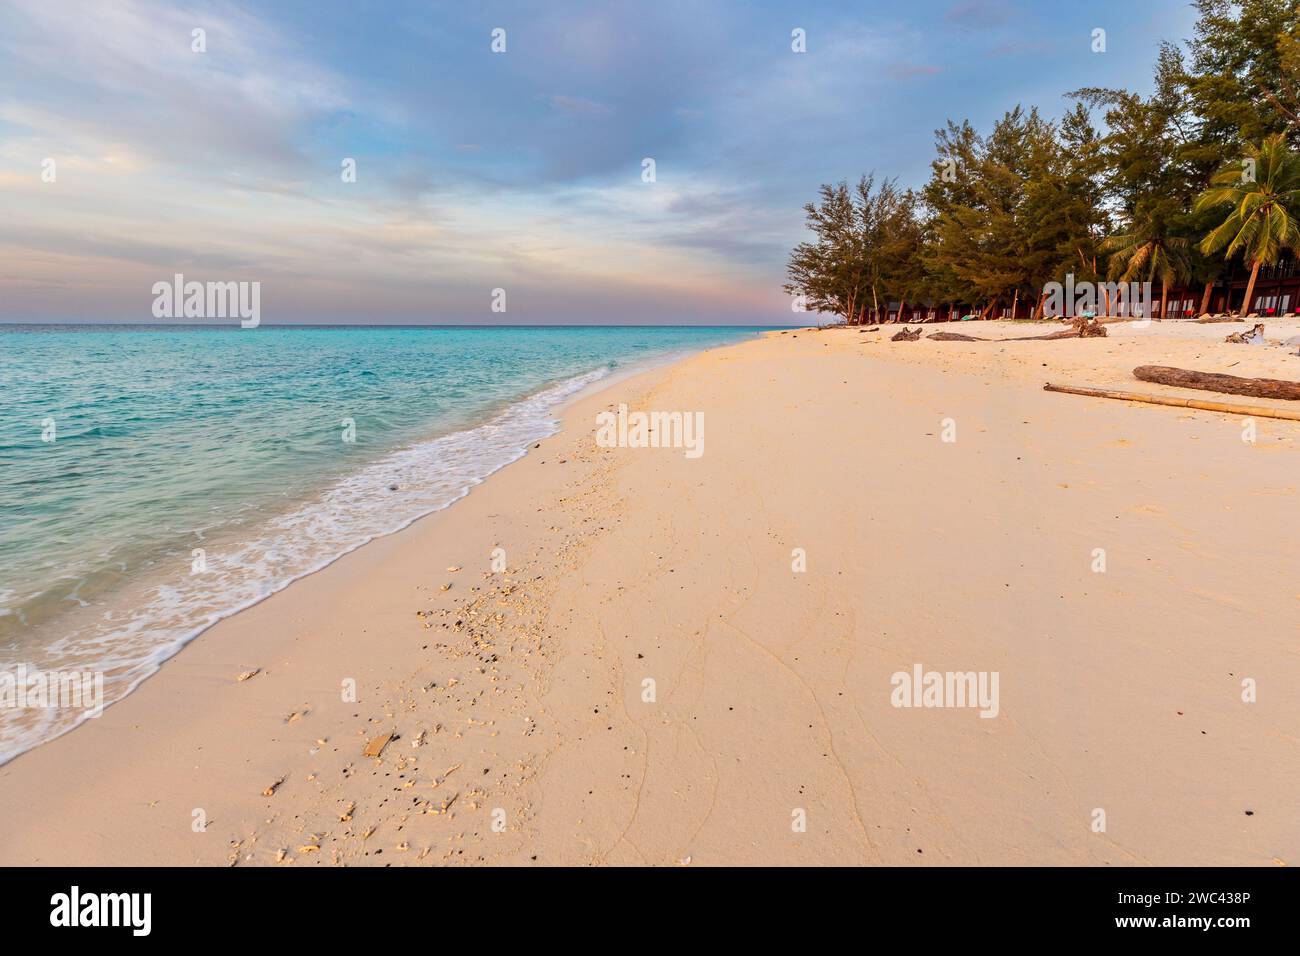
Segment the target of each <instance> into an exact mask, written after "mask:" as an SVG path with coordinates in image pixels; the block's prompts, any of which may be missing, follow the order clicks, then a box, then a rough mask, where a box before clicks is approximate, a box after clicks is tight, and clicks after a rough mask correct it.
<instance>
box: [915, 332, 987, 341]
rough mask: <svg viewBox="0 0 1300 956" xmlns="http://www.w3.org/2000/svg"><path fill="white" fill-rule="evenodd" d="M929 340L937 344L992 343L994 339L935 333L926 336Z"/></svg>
mask: <svg viewBox="0 0 1300 956" xmlns="http://www.w3.org/2000/svg"><path fill="white" fill-rule="evenodd" d="M926 338H927V339H934V340H935V341H936V342H990V341H993V340H992V339H982V338H980V337H979V336H977V335H962V334H961V333H960V332H934V333H931V334H930V335H927V336H926Z"/></svg>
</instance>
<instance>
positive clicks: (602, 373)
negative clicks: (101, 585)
mask: <svg viewBox="0 0 1300 956" xmlns="http://www.w3.org/2000/svg"><path fill="white" fill-rule="evenodd" d="M694 351H697V350H687V351H685V352H672V353H665V354H663V355H655V356H652V357H646V358H642V359H640V360H637V361H635V362H631V363H628V364H627V365H625V366H620V367H615V368H612V369H611V368H610V367H609V366H597V367H595V368H592V369H589V370H587V371H585V372H581V373H579V374H576V375H571V376H567V377H564V378H560V379H556V380H554V381H550V382H546V383H543V384H542V385H539V386H537V387H536V388H534V389H532V390H530V391H528V392H526V393H524V394H522V395H519V396H516V397H514V398H511V399H508V400H503V401H501V402H498V403H497V404H495V405H491V406H488V407H487V408H485V409H484V410H482V412H481V413H480V414H479V415H478V417H476V418H474V419H472V420H470V421H468V422H466V423H464V424H462V425H460V426H456V427H452V428H451V429H450V430H449V431H444V430H437V431H434V432H431V433H430V434H428V435H425V436H423V437H420V438H417V439H414V440H411V441H408V442H406V443H403V444H401V445H399V446H397V447H394V448H389V449H387V450H384V451H380V452H378V453H377V454H376V456H375V457H373V458H371V459H369V460H367V461H365V462H363V463H361V464H360V465H359V466H358V467H357V468H356V469H354V470H353V471H352V472H349V473H347V474H343V475H336V476H333V477H332V478H330V479H329V480H328V481H327V482H326V483H325V484H324V485H323V486H321V487H318V488H315V489H314V490H312V491H311V492H310V493H308V494H304V495H303V496H302V497H300V498H298V499H297V500H294V501H290V502H288V503H286V504H285V505H283V506H282V508H281V510H279V511H277V512H275V513H273V514H268V515H265V516H263V517H262V519H261V523H260V524H259V525H257V526H253V527H251V528H245V529H243V530H242V532H241V534H240V536H239V537H238V538H236V539H234V540H233V541H228V542H226V544H227V545H228V546H234V547H236V548H238V547H240V546H241V542H243V543H245V544H246V543H247V541H248V540H249V536H250V535H251V536H252V539H253V540H256V539H257V538H258V537H259V536H263V535H265V534H267V533H269V532H268V531H267V530H266V528H267V526H269V525H271V524H274V523H275V522H276V521H278V520H283V519H284V518H285V517H286V516H288V515H293V514H297V513H299V512H301V511H302V510H303V509H306V508H309V507H310V506H311V505H313V504H316V505H320V506H322V507H324V502H323V500H322V499H323V498H325V497H326V496H328V495H329V494H330V492H331V491H332V490H333V489H337V488H338V487H340V485H341V484H343V483H345V482H347V481H349V480H351V479H354V478H356V477H357V476H358V475H361V474H363V473H364V472H365V471H366V470H367V469H369V468H372V467H376V466H378V465H379V464H381V463H382V462H385V461H389V460H390V459H393V458H394V457H395V456H398V455H401V454H403V453H411V452H413V451H416V450H418V449H420V448H422V447H426V446H429V445H432V444H435V443H438V442H440V441H446V440H450V439H455V438H456V437H458V436H462V435H473V434H474V433H476V432H477V431H479V430H480V429H482V428H484V427H486V426H491V425H492V424H493V423H496V422H498V421H501V420H503V419H504V418H505V417H506V416H509V415H511V414H512V413H515V414H519V413H520V412H521V411H522V410H524V409H525V408H526V406H527V405H528V403H529V402H531V401H533V400H535V399H537V398H539V397H540V396H543V395H545V394H546V393H548V392H551V391H553V390H556V389H566V388H567V387H568V386H570V385H571V384H573V383H577V382H579V381H580V380H582V379H587V378H590V377H591V376H594V375H595V376H598V377H597V378H595V379H594V380H592V381H587V382H585V383H583V384H581V385H580V386H579V387H577V388H576V389H575V390H574V391H573V392H572V393H570V394H567V395H564V396H562V397H561V398H559V399H558V400H557V401H555V402H554V403H553V404H552V405H550V406H549V407H548V408H547V412H546V417H548V418H550V419H553V420H554V422H555V424H554V425H553V426H547V428H546V431H545V433H543V434H539V435H535V436H532V437H531V438H530V439H528V440H527V441H525V442H524V443H523V444H522V445H521V446H520V447H519V448H517V449H514V450H512V451H510V452H509V454H508V457H507V458H506V460H504V461H502V462H501V463H499V464H497V465H495V466H494V467H492V468H491V469H490V470H489V471H487V472H486V473H485V474H476V475H472V476H470V477H469V478H467V479H465V480H466V483H465V485H464V487H462V488H461V489H460V490H459V491H458V492H456V493H455V494H454V495H453V496H452V497H450V498H449V499H447V500H446V501H444V502H442V503H441V504H438V505H436V506H434V507H430V508H428V510H422V511H420V512H419V513H416V514H414V515H413V516H410V517H403V516H401V515H400V514H398V515H397V516H396V519H395V520H397V523H396V524H394V525H392V526H389V527H385V528H383V529H382V530H378V531H374V532H373V533H369V534H366V535H365V537H364V538H363V539H362V540H359V541H357V542H355V543H352V544H349V545H347V546H346V547H344V548H342V550H338V551H333V550H329V551H327V552H326V553H325V554H324V556H323V557H313V558H312V559H311V560H310V561H309V562H308V564H307V565H306V566H305V567H303V568H301V569H299V570H297V571H294V572H292V573H291V574H290V576H289V577H287V578H286V579H284V580H281V581H278V582H276V583H275V584H274V586H273V587H271V588H267V589H264V590H263V591H262V593H260V594H258V595H255V596H248V597H246V598H245V599H243V600H241V601H239V602H238V603H236V604H235V605H232V606H230V607H227V608H224V609H222V610H220V611H219V612H216V613H214V614H210V615H209V616H208V617H209V619H208V620H206V621H202V622H196V623H194V624H192V625H191V626H187V627H186V629H185V630H184V632H183V633H181V634H180V635H179V636H177V637H176V639H175V640H174V641H173V642H172V643H171V644H168V645H158V646H157V647H155V648H153V649H152V650H151V651H150V653H149V654H148V655H147V658H142V659H141V660H140V661H139V662H138V663H137V664H135V665H133V667H134V668H136V669H141V670H142V672H141V673H139V674H136V675H134V676H132V677H131V678H130V679H129V681H128V683H127V685H126V686H125V688H124V689H123V688H122V687H114V688H113V695H112V696H110V697H109V698H108V699H107V700H106V701H105V703H104V707H112V706H113V705H115V704H117V703H119V702H120V701H122V700H125V699H126V698H127V697H129V696H130V695H131V694H132V693H134V692H135V691H136V690H137V689H138V688H139V687H140V686H141V685H142V684H143V683H144V682H145V681H148V680H150V679H151V678H153V677H154V676H156V675H157V674H158V673H159V671H160V670H161V668H162V667H163V666H165V665H166V664H167V662H168V661H170V660H171V659H173V658H174V657H175V656H176V655H177V654H179V653H181V652H182V651H183V650H184V649H185V648H186V647H187V646H189V645H190V644H191V643H192V642H193V641H195V640H197V639H198V638H199V637H201V636H202V635H203V634H205V633H206V632H207V631H209V630H210V629H211V628H213V627H215V626H217V625H218V624H220V623H221V622H222V621H224V620H227V619H229V618H231V617H233V616H235V615H237V614H240V613H242V612H243V611H246V610H248V609H249V608H251V607H255V606H256V605H258V604H260V603H262V602H263V601H266V600H268V599H269V598H271V597H273V596H275V595H276V594H279V593H281V592H282V591H284V590H285V589H286V588H288V587H290V586H291V585H293V584H294V583H296V582H297V581H300V580H302V579H304V578H306V577H309V576H311V575H313V574H316V573H318V572H320V571H321V570H323V569H325V568H327V567H329V566H330V565H331V564H333V563H334V562H336V561H338V560H340V559H341V558H343V557H345V556H346V555H348V554H351V553H353V552H354V551H356V550H358V549H360V548H363V547H365V546H366V545H368V544H370V543H372V542H374V541H375V540H378V539H380V538H383V537H387V536H389V535H392V534H397V533H400V532H402V531H404V530H406V529H407V528H409V527H411V526H412V525H413V524H415V523H416V522H418V521H420V520H421V519H423V518H426V517H428V516H430V515H432V514H436V513H437V512H439V511H442V510H445V509H447V508H450V507H452V506H453V505H455V504H456V503H457V502H459V501H461V500H462V499H463V498H465V497H466V496H467V495H468V494H469V493H470V492H471V491H472V490H473V489H474V488H476V487H478V486H479V485H481V484H482V483H483V482H484V481H486V480H487V479H488V478H490V477H491V476H492V475H494V474H496V473H497V472H498V471H500V470H501V469H502V468H505V467H507V466H509V465H511V464H514V463H515V462H517V461H519V460H520V459H521V458H523V457H524V456H525V455H526V454H527V452H528V448H529V446H530V445H531V444H533V442H534V441H537V440H546V439H548V438H551V437H553V436H554V434H555V433H556V432H557V431H558V430H559V427H560V424H559V422H560V419H561V417H562V415H563V413H564V411H565V409H567V408H568V407H569V406H570V405H572V404H573V403H574V402H575V401H578V400H580V399H581V398H583V397H586V396H588V395H593V394H596V393H598V392H599V391H601V390H602V389H603V388H605V387H608V386H610V385H613V384H615V383H617V382H619V381H622V380H623V379H626V378H629V377H633V376H636V375H638V374H641V373H643V372H648V371H652V370H653V369H655V368H659V367H661V366H664V365H668V364H671V363H673V362H676V361H680V360H682V359H683V358H685V357H689V355H691V354H693V353H694ZM698 351H707V349H703V350H698ZM202 540H203V543H204V547H209V544H208V543H207V541H206V539H202ZM276 550H277V551H278V550H279V549H278V548H277V549H276ZM168 586H169V585H168V582H166V581H161V582H160V581H144V582H136V583H131V584H129V585H128V586H127V587H125V588H124V589H123V590H122V592H121V593H120V594H118V595H117V596H116V597H115V598H114V603H113V604H111V605H108V606H107V611H105V610H104V608H94V609H92V610H93V614H90V615H89V616H87V615H86V614H83V615H82V617H83V618H84V619H85V620H86V621H93V620H94V619H95V618H97V617H99V616H100V614H101V613H104V614H106V615H112V616H115V617H116V616H118V612H119V611H120V610H122V609H130V608H132V607H135V606H137V605H138V603H139V602H140V601H142V600H145V599H147V598H148V597H149V596H150V595H152V594H156V593H158V591H159V590H160V588H166V587H168ZM127 617H128V618H129V614H128V615H127ZM63 623H64V624H65V625H66V624H67V621H65V622H63ZM151 626H152V627H153V628H154V629H158V628H164V629H167V630H172V631H174V630H176V629H177V627H178V626H180V625H178V624H176V623H168V622H166V621H156V622H154V623H153V624H152V625H151ZM146 661H147V663H146ZM92 666H93V665H92V664H90V663H86V664H84V665H83V664H76V665H74V666H73V667H72V668H71V669H72V670H77V671H81V670H86V669H88V668H90V667H92ZM113 666H114V668H115V669H116V668H120V667H122V666H123V665H122V664H120V663H118V664H114V665H113ZM62 669H64V670H67V669H69V668H67V667H63V668H62ZM79 726H81V721H78V722H77V723H75V724H72V725H70V726H67V727H65V728H62V729H60V730H58V731H57V732H56V733H54V734H53V735H52V736H48V737H45V738H44V739H42V740H40V741H38V742H36V743H33V744H29V745H23V746H22V748H21V749H18V748H17V747H15V749H13V750H12V751H9V752H7V753H5V754H0V767H3V766H4V765H5V764H7V763H9V762H10V761H12V760H14V759H17V758H18V757H20V756H22V754H24V753H27V752H29V751H31V750H33V749H35V748H37V747H40V746H43V745H44V744H47V743H49V742H50V741H52V740H55V739H58V738H59V737H61V736H63V735H65V734H67V733H70V732H71V731H73V730H75V729H77V727H79Z"/></svg>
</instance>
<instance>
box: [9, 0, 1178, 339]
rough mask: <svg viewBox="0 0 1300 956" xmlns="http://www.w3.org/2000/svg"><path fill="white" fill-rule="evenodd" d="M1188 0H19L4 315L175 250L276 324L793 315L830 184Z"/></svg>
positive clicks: (1028, 91)
mask: <svg viewBox="0 0 1300 956" xmlns="http://www.w3.org/2000/svg"><path fill="white" fill-rule="evenodd" d="M1194 20H1195V17H1194V13H1193V11H1192V10H1191V8H1190V7H1189V6H1188V4H1187V3H1186V0H1136V2H1135V0H1092V2H1089V3H1086V4H1085V3H1079V2H1078V0H1038V2H1028V0H900V2H858V3H850V2H844V0H840V2H828V3H821V2H811V3H809V2H803V3H794V2H787V3H775V2H770V3H769V2H750V3H741V2H730V0H712V2H709V0H682V2H678V0H654V2H649V0H642V2H622V0H612V2H604V3H597V2H586V3H576V2H563V0H545V2H542V0H538V2H529V3H524V2H517V3H496V2H475V3H464V2H458V3H430V2H420V3H417V2H403V0H383V2H367V0H352V2H340V0H302V2H299V0H278V2H277V0H264V2H259V3H237V2H174V3H165V2H155V0H112V2H99V0H86V2H80V0H2V2H0V321H4V322H18V321H30V322H56V321H99V322H123V321H157V319H155V318H154V316H153V314H152V306H153V304H154V294H153V291H152V289H153V285H154V283H156V282H159V281H168V282H170V281H171V280H172V277H173V275H174V274H176V273H181V274H183V275H184V276H185V279H186V280H187V281H199V282H208V281H218V282H228V281H237V282H259V283H260V284H261V285H260V301H261V319H262V322H263V323H265V324H280V323H417V324H426V323H485V324H532V323H543V324H569V323H577V324H642V323H645V324H660V323H663V324H683V323H684V324H697V323H698V324H742V325H768V324H771V325H790V324H795V323H797V322H798V321H799V317H798V316H797V315H793V314H792V312H791V308H790V299H789V297H788V296H786V295H785V294H784V293H783V292H782V291H781V284H782V283H783V282H784V281H785V262H786V259H787V257H788V255H789V251H790V249H791V247H792V246H793V245H794V244H795V243H796V242H799V241H800V240H802V239H804V238H805V237H806V231H805V228H804V225H803V210H802V205H803V203H805V202H807V201H809V200H810V199H813V198H815V196H816V191H817V188H818V185H819V184H821V183H824V182H835V181H838V180H841V179H847V180H850V181H853V180H856V179H857V178H858V177H859V176H860V175H862V174H864V173H870V172H873V171H874V172H875V173H876V174H877V176H883V177H895V176H896V177H898V179H899V182H900V183H901V184H903V185H914V186H919V185H921V184H922V183H923V182H924V181H925V180H926V179H927V178H928V176H929V164H930V162H931V159H932V158H933V145H934V131H935V129H937V128H939V127H941V126H943V125H945V123H946V122H947V120H949V119H954V120H957V121H960V120H963V119H969V120H971V122H972V123H974V124H975V126H976V127H977V128H978V129H980V130H987V129H988V128H989V127H990V126H991V124H992V122H993V121H994V120H995V119H996V118H998V117H999V116H1001V115H1002V113H1003V112H1005V111H1006V110H1008V109H1010V108H1012V107H1013V106H1015V105H1017V104H1023V105H1025V106H1030V105H1036V106H1038V107H1039V108H1040V109H1041V110H1042V111H1043V112H1045V113H1046V114H1048V115H1049V116H1059V115H1060V114H1061V113H1062V112H1064V110H1065V109H1066V108H1068V106H1069V105H1070V104H1069V101H1068V100H1067V99H1066V98H1065V97H1064V96H1063V94H1064V93H1065V92H1067V91H1069V90H1072V89H1077V88H1079V87H1082V86H1124V87H1128V88H1130V89H1134V90H1140V91H1148V90H1149V89H1150V86H1151V78H1150V74H1151V66H1152V64H1153V62H1154V60H1155V55H1156V51H1157V47H1158V45H1159V43H1160V41H1162V40H1172V41H1180V40H1184V39H1185V38H1186V37H1188V36H1189V35H1190V34H1191V29H1192V25H1193V23H1194ZM1095 28H1101V29H1104V30H1105V31H1106V50H1105V52H1104V53H1095V52H1093V49H1092V47H1093V30H1094V29H1095ZM196 29H201V30H203V31H204V34H203V39H204V41H205V42H204V46H205V47H206V49H205V50H204V51H203V52H197V51H196V50H195V49H194V46H195V40H194V33H193V31H194V30H196ZM498 29H499V30H503V31H504V45H505V49H504V52H495V51H494V50H493V48H492V47H493V31H494V30H498ZM795 30H802V31H803V36H804V37H805V47H806V52H802V53H798V52H795V51H794V50H793V49H792V46H793V45H794V44H795V41H794V40H793V39H792V31H795ZM498 36H500V35H498ZM498 45H499V44H498ZM347 159H351V160H354V161H355V169H356V177H355V182H345V181H344V174H343V166H344V161H345V160H347ZM646 159H651V160H653V161H654V165H653V172H654V177H653V181H651V182H647V181H645V180H646V178H647V176H646V174H645V168H646V167H645V163H644V161H645V160H646ZM50 160H53V164H52V165H51V164H50V163H49V161H50ZM51 172H52V173H53V176H52V177H51V175H50V173H51ZM51 178H52V180H53V181H49V180H50V179H51ZM498 289H500V290H504V296H503V295H501V294H500V293H496V292H494V290H498ZM503 304H504V311H499V310H500V308H501V307H502V305H503ZM494 305H495V306H496V309H497V310H498V311H494Z"/></svg>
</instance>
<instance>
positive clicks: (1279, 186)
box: [1196, 133, 1300, 316]
mask: <svg viewBox="0 0 1300 956" xmlns="http://www.w3.org/2000/svg"><path fill="white" fill-rule="evenodd" d="M1246 154H1247V156H1248V157H1249V159H1250V162H1249V163H1240V164H1238V163H1231V164H1229V165H1227V166H1225V167H1224V168H1223V169H1221V170H1220V171H1219V172H1217V173H1215V174H1214V176H1213V178H1212V179H1211V180H1210V182H1211V184H1212V185H1211V186H1210V188H1209V189H1207V190H1206V191H1205V192H1203V193H1201V195H1200V197H1199V198H1198V199H1197V200H1196V209H1197V211H1198V212H1199V211H1200V210H1202V209H1208V208H1210V207H1211V206H1222V205H1227V204H1231V206H1232V209H1231V211H1230V212H1229V213H1228V217H1227V218H1226V219H1224V220H1223V222H1222V223H1221V224H1220V225H1219V226H1217V227H1216V228H1215V229H1213V230H1211V232H1210V234H1209V235H1207V236H1206V237H1205V239H1204V240H1203V241H1202V242H1201V251H1202V252H1204V253H1206V254H1209V253H1212V252H1217V251H1219V250H1220V249H1223V250H1224V256H1225V257H1226V258H1229V259H1230V258H1232V257H1233V256H1234V255H1236V254H1237V253H1238V252H1242V253H1244V254H1245V257H1246V260H1247V261H1248V262H1249V263H1250V282H1249V283H1247V285H1246V298H1245V301H1243V302H1242V303H1241V314H1242V315H1243V316H1245V315H1247V314H1248V313H1249V312H1250V299H1251V296H1252V295H1253V294H1254V291H1255V279H1256V277H1257V276H1258V275H1259V267H1260V266H1264V265H1267V266H1271V265H1275V264H1276V263H1277V260H1278V256H1279V255H1280V254H1281V252H1282V250H1283V249H1291V250H1295V249H1296V248H1297V247H1300V223H1297V219H1296V210H1297V208H1300V157H1297V156H1296V154H1295V153H1293V152H1291V150H1290V149H1288V148H1287V145H1286V139H1285V137H1284V136H1283V135H1282V134H1281V133H1276V134H1274V135H1272V136H1270V137H1268V139H1266V140H1264V142H1263V144H1262V145H1261V146H1259V147H1255V146H1250V147H1248V148H1247V150H1246Z"/></svg>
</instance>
